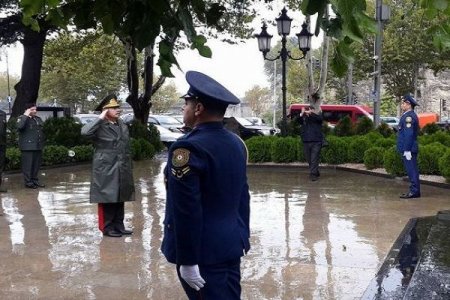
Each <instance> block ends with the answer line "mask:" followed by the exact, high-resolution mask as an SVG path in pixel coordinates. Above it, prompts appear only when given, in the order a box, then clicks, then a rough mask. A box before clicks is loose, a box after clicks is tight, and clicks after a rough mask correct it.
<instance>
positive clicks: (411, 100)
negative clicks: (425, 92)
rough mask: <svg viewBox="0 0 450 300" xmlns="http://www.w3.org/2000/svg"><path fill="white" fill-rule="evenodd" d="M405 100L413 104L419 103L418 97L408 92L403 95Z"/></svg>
mask: <svg viewBox="0 0 450 300" xmlns="http://www.w3.org/2000/svg"><path fill="white" fill-rule="evenodd" d="M403 101H408V102H409V103H410V104H411V105H412V106H417V105H419V103H417V101H416V99H414V97H413V96H411V95H409V94H406V95H404V96H403Z"/></svg>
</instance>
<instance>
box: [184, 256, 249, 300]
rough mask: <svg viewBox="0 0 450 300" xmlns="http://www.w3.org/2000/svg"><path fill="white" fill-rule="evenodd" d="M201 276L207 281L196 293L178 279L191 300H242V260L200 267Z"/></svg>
mask: <svg viewBox="0 0 450 300" xmlns="http://www.w3.org/2000/svg"><path fill="white" fill-rule="evenodd" d="M199 269H200V275H201V276H202V278H203V279H204V280H205V281H206V283H205V286H204V287H203V288H201V289H200V291H196V290H194V289H193V288H191V287H190V286H189V285H188V284H187V283H186V281H184V280H183V279H182V278H181V276H180V266H179V265H177V273H178V278H179V279H180V282H181V285H182V286H183V289H184V291H185V292H186V295H187V296H188V298H189V300H239V299H241V283H240V282H241V259H240V258H239V259H235V260H233V261H230V262H226V263H222V264H215V265H208V266H199Z"/></svg>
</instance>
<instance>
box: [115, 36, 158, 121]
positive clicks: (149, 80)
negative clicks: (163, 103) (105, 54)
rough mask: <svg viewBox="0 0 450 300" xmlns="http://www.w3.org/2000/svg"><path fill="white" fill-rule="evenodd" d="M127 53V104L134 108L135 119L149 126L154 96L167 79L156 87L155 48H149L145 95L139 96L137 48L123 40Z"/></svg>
mask: <svg viewBox="0 0 450 300" xmlns="http://www.w3.org/2000/svg"><path fill="white" fill-rule="evenodd" d="M122 42H123V43H124V45H125V51H126V53H127V67H128V71H127V81H128V90H129V93H130V94H129V95H128V97H127V100H126V101H127V102H128V103H129V104H130V105H131V107H132V108H133V113H134V118H135V119H136V120H139V121H140V122H142V123H143V124H147V119H148V115H149V113H150V108H151V107H152V103H151V97H152V95H153V94H154V93H155V92H156V91H157V90H158V89H159V88H160V87H161V86H162V85H163V83H164V81H165V77H163V76H161V77H160V78H159V79H158V81H157V82H156V84H155V85H153V69H154V55H153V46H148V47H146V48H145V50H144V55H145V57H144V72H143V74H142V76H143V81H144V93H143V94H142V95H141V96H139V76H138V68H137V61H136V48H135V47H134V45H133V44H132V42H131V41H129V40H122Z"/></svg>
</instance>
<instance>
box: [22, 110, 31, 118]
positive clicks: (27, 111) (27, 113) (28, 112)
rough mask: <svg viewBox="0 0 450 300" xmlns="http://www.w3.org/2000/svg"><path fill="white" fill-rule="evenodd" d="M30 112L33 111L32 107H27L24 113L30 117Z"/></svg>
mask: <svg viewBox="0 0 450 300" xmlns="http://www.w3.org/2000/svg"><path fill="white" fill-rule="evenodd" d="M30 113H31V109H29V108H27V109H26V110H25V112H24V113H23V114H24V115H25V116H27V117H29V116H30Z"/></svg>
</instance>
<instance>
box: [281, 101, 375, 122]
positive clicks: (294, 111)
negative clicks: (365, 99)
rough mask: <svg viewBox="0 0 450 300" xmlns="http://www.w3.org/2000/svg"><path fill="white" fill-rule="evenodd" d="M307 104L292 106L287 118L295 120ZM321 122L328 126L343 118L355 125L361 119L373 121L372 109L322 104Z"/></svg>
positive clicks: (358, 106) (361, 106)
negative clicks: (347, 118) (348, 119)
mask: <svg viewBox="0 0 450 300" xmlns="http://www.w3.org/2000/svg"><path fill="white" fill-rule="evenodd" d="M307 106H309V104H292V105H291V106H290V108H289V116H290V117H291V119H294V118H296V117H297V116H298V115H299V114H300V112H301V110H302V108H304V107H307ZM320 109H321V110H322V116H323V120H324V121H325V122H328V124H330V125H333V126H334V125H336V124H337V123H338V122H339V121H340V120H342V119H343V118H344V117H346V116H348V117H349V118H350V120H351V121H352V123H356V122H357V121H358V120H359V119H360V118H361V117H367V118H369V119H371V120H373V115H372V113H373V109H372V108H370V107H368V106H364V105H342V104H322V105H321V106H320Z"/></svg>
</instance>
